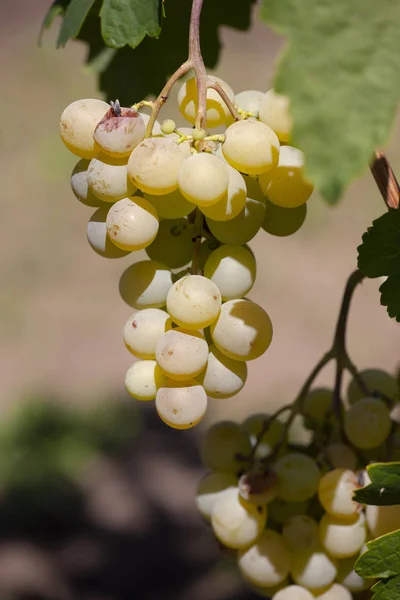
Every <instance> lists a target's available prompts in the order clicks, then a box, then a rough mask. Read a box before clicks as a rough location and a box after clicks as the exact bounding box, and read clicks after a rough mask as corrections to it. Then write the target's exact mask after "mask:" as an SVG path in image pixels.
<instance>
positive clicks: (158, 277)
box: [119, 260, 172, 309]
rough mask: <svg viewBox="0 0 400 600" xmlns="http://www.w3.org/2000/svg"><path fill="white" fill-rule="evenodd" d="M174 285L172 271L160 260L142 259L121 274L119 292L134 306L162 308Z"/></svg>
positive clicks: (139, 307) (138, 307)
mask: <svg viewBox="0 0 400 600" xmlns="http://www.w3.org/2000/svg"><path fill="white" fill-rule="evenodd" d="M171 286H172V273H171V271H170V270H169V269H168V267H166V266H165V265H163V264H162V263H160V262H157V261H155V260H142V261H140V262H137V263H134V264H133V265H131V266H130V267H128V269H126V271H124V273H123V274H122V276H121V279H120V282H119V293H120V294H121V296H122V298H123V300H124V301H125V302H126V303H127V304H129V306H132V308H137V309H141V308H161V307H162V306H164V304H165V302H166V299H167V294H168V291H169V290H170V288H171Z"/></svg>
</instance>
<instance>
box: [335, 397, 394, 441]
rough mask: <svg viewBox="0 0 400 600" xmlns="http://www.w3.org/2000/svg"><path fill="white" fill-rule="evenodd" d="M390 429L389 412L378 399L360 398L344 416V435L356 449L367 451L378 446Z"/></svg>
mask: <svg viewBox="0 0 400 600" xmlns="http://www.w3.org/2000/svg"><path fill="white" fill-rule="evenodd" d="M391 427H392V422H391V420H390V414H389V410H388V408H387V406H386V404H385V403H384V402H383V401H382V400H380V399H379V398H361V400H357V402H355V403H354V404H353V405H352V406H351V407H350V408H349V409H348V410H347V411H346V412H345V415H344V430H345V433H346V435H347V437H348V439H349V440H350V442H351V443H352V444H354V446H356V448H362V449H365V450H368V449H369V448H376V447H377V446H380V445H381V444H383V442H384V441H385V440H386V439H387V437H388V436H389V434H390V430H391Z"/></svg>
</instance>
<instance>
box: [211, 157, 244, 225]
mask: <svg viewBox="0 0 400 600" xmlns="http://www.w3.org/2000/svg"><path fill="white" fill-rule="evenodd" d="M225 164H226V168H227V169H228V175H229V183H228V189H227V191H226V192H225V194H224V195H223V196H222V198H221V199H220V200H219V201H218V202H217V203H216V204H212V205H211V206H201V212H202V213H203V214H204V215H205V216H206V217H208V218H209V219H212V220H213V221H230V220H231V219H234V218H235V217H237V216H238V215H239V214H240V213H241V211H242V210H243V209H244V207H245V204H246V182H245V180H244V178H243V176H242V175H241V174H240V173H239V171H237V170H236V169H234V168H233V167H231V166H230V165H228V163H225Z"/></svg>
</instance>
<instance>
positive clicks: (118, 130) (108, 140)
mask: <svg viewBox="0 0 400 600" xmlns="http://www.w3.org/2000/svg"><path fill="white" fill-rule="evenodd" d="M145 131H146V127H145V124H144V121H143V119H142V116H141V115H140V114H139V113H138V112H137V111H135V110H134V109H133V108H120V112H119V114H117V113H116V112H115V111H114V109H113V108H110V109H109V110H108V112H107V113H106V114H105V115H104V117H103V118H102V119H101V121H99V123H98V124H97V126H96V129H95V130H94V134H93V138H94V140H95V142H96V143H97V145H98V146H99V148H101V151H102V152H104V153H105V154H108V155H109V156H113V157H116V158H121V157H124V156H126V157H128V156H129V155H130V153H131V152H132V150H133V149H134V148H135V146H137V145H138V144H139V142H141V141H142V140H143V138H144V134H145Z"/></svg>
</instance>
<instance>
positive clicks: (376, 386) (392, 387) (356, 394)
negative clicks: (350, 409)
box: [347, 369, 400, 404]
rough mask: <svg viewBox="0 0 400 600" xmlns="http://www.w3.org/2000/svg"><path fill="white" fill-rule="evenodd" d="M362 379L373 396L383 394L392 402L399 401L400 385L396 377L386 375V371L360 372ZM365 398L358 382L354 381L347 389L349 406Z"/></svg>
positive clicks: (368, 370)
mask: <svg viewBox="0 0 400 600" xmlns="http://www.w3.org/2000/svg"><path fill="white" fill-rule="evenodd" d="M360 377H361V379H362V380H363V381H364V383H365V385H366V387H367V389H368V391H369V392H370V393H371V394H373V393H374V392H381V393H382V394H384V395H385V396H387V397H388V398H390V399H391V400H398V399H399V395H400V389H399V386H398V383H397V381H396V379H395V377H393V376H392V375H390V374H389V373H386V371H382V370H381V369H365V371H361V372H360ZM364 396H365V393H364V392H363V390H362V389H361V388H360V387H359V385H358V383H357V381H356V380H355V379H352V380H351V381H350V383H349V387H348V388H347V398H348V401H349V404H354V403H355V402H357V400H361V398H364Z"/></svg>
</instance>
